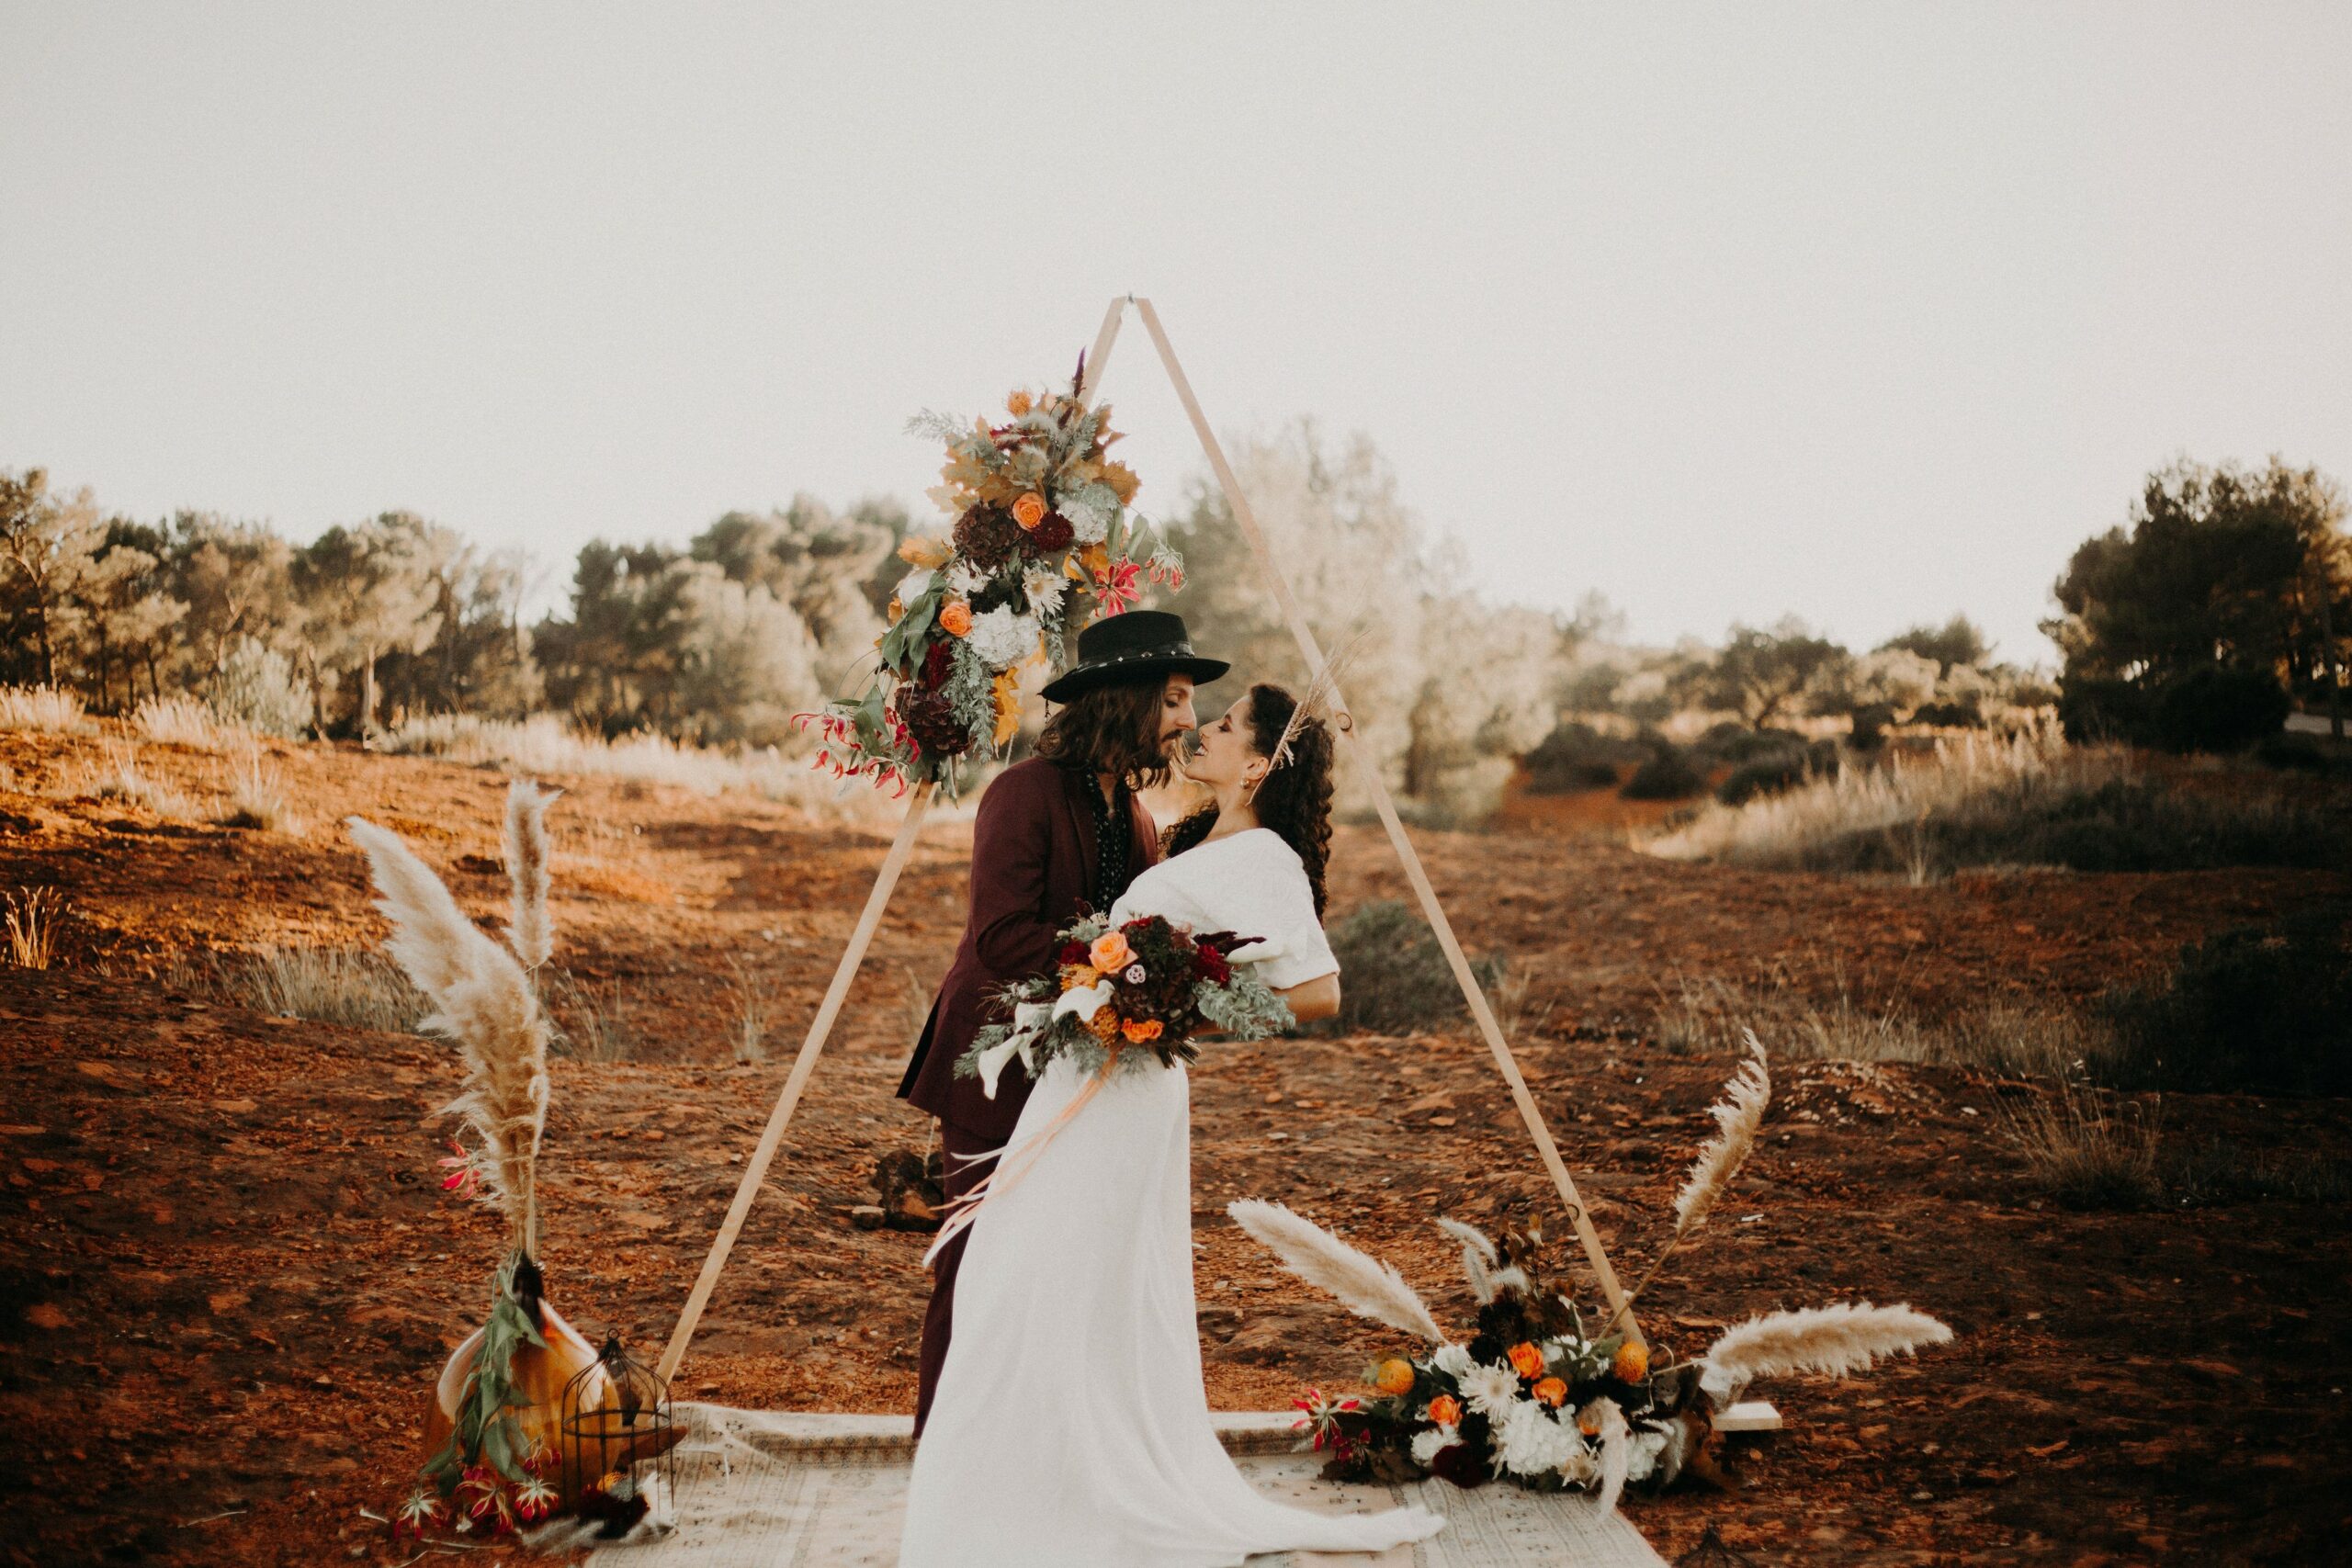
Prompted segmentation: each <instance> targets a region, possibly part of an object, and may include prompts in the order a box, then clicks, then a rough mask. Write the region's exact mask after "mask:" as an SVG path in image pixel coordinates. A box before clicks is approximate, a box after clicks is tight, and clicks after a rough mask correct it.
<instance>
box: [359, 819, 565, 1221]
mask: <svg viewBox="0 0 2352 1568" xmlns="http://www.w3.org/2000/svg"><path fill="white" fill-rule="evenodd" d="M345 824H346V825H347V826H348V827H349V828H350V829H351V837H352V839H353V840H354V841H356V843H357V844H358V845H359V847H360V848H361V849H363V850H365V851H366V852H368V866H369V868H370V870H371V871H372V873H373V874H374V877H375V883H376V891H377V892H378V894H379V895H380V897H379V898H378V899H377V901H376V907H377V908H379V909H380V910H382V911H383V914H384V918H385V919H389V920H390V921H391V922H392V935H391V940H390V942H386V943H385V949H386V951H387V952H389V953H390V954H391V956H392V960H393V962H395V963H397V964H399V965H400V966H401V969H403V970H405V971H406V972H407V974H408V977H409V978H410V979H411V980H412V981H413V982H414V983H415V985H416V987H417V989H418V990H421V991H423V992H424V994H425V996H426V998H428V999H429V1000H431V1002H432V1003H433V1007H434V1012H433V1016H432V1017H430V1018H427V1019H426V1020H424V1023H423V1025H422V1026H421V1027H423V1028H426V1029H430V1030H432V1031H433V1032H435V1033H437V1034H442V1035H446V1036H447V1037H448V1038H449V1039H451V1040H453V1041H455V1042H456V1043H457V1045H458V1055H459V1056H460V1057H461V1058H462V1059H463V1061H464V1063H465V1066H466V1081H465V1087H464V1088H463V1089H462V1090H460V1091H459V1093H458V1097H457V1099H455V1100H451V1101H450V1102H449V1103H448V1104H447V1105H446V1106H444V1107H443V1108H442V1111H443V1113H444V1114H447V1115H457V1116H460V1117H462V1118H463V1119H464V1120H465V1122H466V1124H467V1125H468V1126H469V1128H471V1129H472V1130H473V1133H474V1134H475V1135H476V1136H477V1137H478V1138H479V1139H481V1145H482V1150H483V1153H484V1154H485V1155H486V1156H487V1159H486V1160H485V1162H484V1165H485V1168H484V1170H483V1172H482V1197H483V1201H486V1202H488V1203H490V1204H491V1205H492V1207H494V1208H496V1209H497V1210H498V1211H499V1212H500V1213H503V1214H504V1215H505V1216H506V1221H507V1224H508V1226H509V1228H510V1230H511V1232H512V1237H513V1240H514V1242H515V1246H517V1247H520V1248H522V1249H523V1250H524V1251H526V1252H527V1251H529V1250H530V1249H531V1247H532V1246H533V1244H534V1242H535V1240H536V1238H535V1236H534V1235H533V1232H534V1231H535V1230H536V1229H537V1187H536V1175H537V1162H538V1154H539V1136H540V1134H541V1133H542V1132H543V1131H544V1130H545V1128H546V1126H547V1114H548V1068H547V1043H548V1025H547V1021H546V1019H545V1018H544V1017H543V1016H541V1014H540V1011H539V1003H538V998H537V996H536V995H534V994H533V992H532V990H531V982H530V977H529V976H526V975H525V974H524V973H523V970H522V966H521V965H520V964H516V963H515V959H514V957H513V955H511V954H510V953H508V952H507V951H506V950H505V949H504V948H503V947H501V946H500V945H499V944H498V943H496V942H492V940H491V939H490V938H488V937H486V936H484V935H483V934H482V933H481V931H479V930H477V929H476V928H475V926H474V923H473V922H472V921H471V920H469V919H467V918H466V915H465V911H463V910H462V909H460V908H458V902H457V900H456V899H454V898H452V897H450V896H449V889H448V888H447V886H445V885H444V884H443V883H442V881H441V879H440V878H439V877H437V876H435V875H434V874H433V870H432V868H431V867H430V866H427V865H426V864H425V863H424V862H423V861H421V860H419V859H417V857H416V855H415V854H414V853H413V852H412V851H411V850H410V849H409V847H408V846H407V845H406V844H405V843H403V842H401V837H400V835H399V834H397V833H394V832H392V831H390V829H384V828H379V827H378V826H376V825H375V824H374V823H372V822H369V821H368V820H367V819H366V818H360V817H352V818H345Z"/></svg>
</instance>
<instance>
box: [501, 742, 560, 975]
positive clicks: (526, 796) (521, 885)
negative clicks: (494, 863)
mask: <svg viewBox="0 0 2352 1568" xmlns="http://www.w3.org/2000/svg"><path fill="white" fill-rule="evenodd" d="M562 793H563V791H561V790H560V789H559V790H542V789H540V788H539V786H538V785H537V784H534V783H532V782H531V781H530V780H529V779H516V780H515V782H514V783H513V784H509V785H507V786H506V833H505V838H504V847H505V851H506V876H507V879H508V880H509V881H510V882H512V883H513V884H514V886H515V912H514V917H513V919H512V920H511V921H510V923H509V924H508V925H507V928H506V942H507V945H508V946H510V947H512V948H513V949H514V950H515V957H517V958H519V959H521V960H522V961H523V967H524V968H526V969H537V968H538V967H539V966H540V965H541V964H545V963H546V962H547V961H548V954H550V953H553V952H554V951H555V927H554V924H553V923H552V922H551V921H550V920H549V919H548V883H549V880H550V878H549V874H548V807H549V806H550V805H552V804H553V803H554V801H555V798H556V796H558V795H561V794H562Z"/></svg>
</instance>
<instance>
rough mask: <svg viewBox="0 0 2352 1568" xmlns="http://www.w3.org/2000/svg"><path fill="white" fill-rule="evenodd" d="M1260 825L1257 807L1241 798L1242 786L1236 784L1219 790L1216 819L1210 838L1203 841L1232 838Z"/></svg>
mask: <svg viewBox="0 0 2352 1568" xmlns="http://www.w3.org/2000/svg"><path fill="white" fill-rule="evenodd" d="M1259 826H1261V824H1260V822H1259V821H1258V812H1257V809H1256V808H1255V807H1252V806H1251V805H1250V803H1249V802H1248V801H1246V800H1244V799H1242V798H1241V786H1240V785H1239V784H1235V785H1234V786H1233V787H1232V789H1231V790H1230V791H1227V790H1219V791H1217V795H1216V822H1214V823H1213V824H1211V825H1210V828H1209V831H1208V838H1207V839H1204V840H1201V841H1202V842H1203V843H1206V842H1208V841H1209V840H1211V839H1226V838H1230V837H1232V836H1233V835H1234V834H1236V833H1246V832H1248V831H1249V830H1250V829H1252V828H1256V827H1259Z"/></svg>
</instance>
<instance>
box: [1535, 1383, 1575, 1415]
mask: <svg viewBox="0 0 2352 1568" xmlns="http://www.w3.org/2000/svg"><path fill="white" fill-rule="evenodd" d="M1567 1397H1568V1385H1567V1384H1566V1383H1564V1382H1561V1381H1560V1380H1559V1379H1557V1378H1545V1379H1544V1381H1543V1382H1539V1383H1537V1384H1536V1385H1535V1402H1536V1403H1537V1404H1548V1405H1550V1406H1551V1407H1552V1408H1553V1409H1555V1410H1557V1409H1558V1408H1559V1407H1560V1404H1561V1402H1562V1401H1564V1400H1566V1398H1567Z"/></svg>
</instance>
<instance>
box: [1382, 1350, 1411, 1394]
mask: <svg viewBox="0 0 2352 1568" xmlns="http://www.w3.org/2000/svg"><path fill="white" fill-rule="evenodd" d="M1372 1386H1373V1387H1374V1388H1376V1389H1378V1390H1379V1391H1380V1392H1381V1393H1412V1392H1413V1363H1412V1362H1410V1361H1408V1360H1406V1359H1404V1358H1403V1357H1401V1356H1391V1357H1389V1358H1388V1359H1386V1360H1385V1361H1383V1362H1381V1363H1380V1366H1379V1368H1378V1370H1377V1371H1374V1373H1373V1377H1372Z"/></svg>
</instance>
